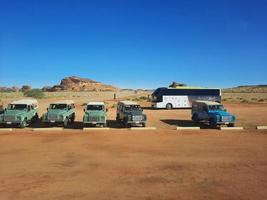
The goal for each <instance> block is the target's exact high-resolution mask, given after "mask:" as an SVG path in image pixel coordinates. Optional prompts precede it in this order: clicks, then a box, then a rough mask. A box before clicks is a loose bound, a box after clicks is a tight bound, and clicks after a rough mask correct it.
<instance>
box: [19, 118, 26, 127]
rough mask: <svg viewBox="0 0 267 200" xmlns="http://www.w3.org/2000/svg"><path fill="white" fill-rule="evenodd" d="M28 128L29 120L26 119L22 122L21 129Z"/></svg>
mask: <svg viewBox="0 0 267 200" xmlns="http://www.w3.org/2000/svg"><path fill="white" fill-rule="evenodd" d="M26 126H27V120H26V119H24V120H23V121H22V122H20V128H25V127H26Z"/></svg>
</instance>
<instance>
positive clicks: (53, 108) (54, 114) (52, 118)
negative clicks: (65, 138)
mask: <svg viewBox="0 0 267 200" xmlns="http://www.w3.org/2000/svg"><path fill="white" fill-rule="evenodd" d="M74 120H75V106H74V102H73V101H72V100H63V101H57V102H54V103H51V104H50V105H49V107H48V108H47V112H46V113H45V114H43V116H42V118H41V121H42V123H43V124H44V125H51V124H55V125H57V124H63V126H64V127H67V126H68V124H69V123H73V122H74Z"/></svg>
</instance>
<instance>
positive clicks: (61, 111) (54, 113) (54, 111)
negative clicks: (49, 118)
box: [47, 109, 67, 115]
mask: <svg viewBox="0 0 267 200" xmlns="http://www.w3.org/2000/svg"><path fill="white" fill-rule="evenodd" d="M66 111H67V110H60V109H53V110H48V112H47V114H48V115H49V114H52V115H62V114H64V113H66Z"/></svg>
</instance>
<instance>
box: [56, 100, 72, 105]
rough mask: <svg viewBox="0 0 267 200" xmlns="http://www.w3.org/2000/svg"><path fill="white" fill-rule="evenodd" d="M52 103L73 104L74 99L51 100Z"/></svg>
mask: <svg viewBox="0 0 267 200" xmlns="http://www.w3.org/2000/svg"><path fill="white" fill-rule="evenodd" d="M52 104H74V101H72V100H60V101H56V102H53V103H52Z"/></svg>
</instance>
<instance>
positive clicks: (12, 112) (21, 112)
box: [4, 110, 26, 115]
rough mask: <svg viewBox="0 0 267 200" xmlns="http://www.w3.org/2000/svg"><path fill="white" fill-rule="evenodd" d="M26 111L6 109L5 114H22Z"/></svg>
mask: <svg viewBox="0 0 267 200" xmlns="http://www.w3.org/2000/svg"><path fill="white" fill-rule="evenodd" d="M24 113H26V111H25V110H6V111H5V112H4V115H22V114H24Z"/></svg>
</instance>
